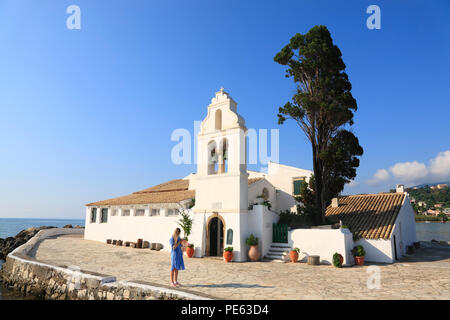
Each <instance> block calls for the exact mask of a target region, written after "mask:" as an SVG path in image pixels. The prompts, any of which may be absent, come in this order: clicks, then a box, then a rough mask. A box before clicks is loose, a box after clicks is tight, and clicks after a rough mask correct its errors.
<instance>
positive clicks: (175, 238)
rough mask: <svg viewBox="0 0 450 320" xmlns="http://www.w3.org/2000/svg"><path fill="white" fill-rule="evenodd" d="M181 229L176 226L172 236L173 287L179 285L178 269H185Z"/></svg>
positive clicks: (171, 278) (171, 279) (171, 274)
mask: <svg viewBox="0 0 450 320" xmlns="http://www.w3.org/2000/svg"><path fill="white" fill-rule="evenodd" d="M180 233H181V230H180V228H176V229H175V231H174V233H173V235H172V238H170V246H171V247H172V252H171V253H170V260H171V268H170V285H171V286H172V287H179V286H181V284H179V283H178V270H184V261H183V251H182V250H181V246H182V244H181V238H180Z"/></svg>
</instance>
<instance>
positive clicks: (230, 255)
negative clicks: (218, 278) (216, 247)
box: [223, 247, 233, 262]
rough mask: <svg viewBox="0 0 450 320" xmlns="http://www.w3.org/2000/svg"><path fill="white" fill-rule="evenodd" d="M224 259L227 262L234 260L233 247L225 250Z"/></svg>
mask: <svg viewBox="0 0 450 320" xmlns="http://www.w3.org/2000/svg"><path fill="white" fill-rule="evenodd" d="M223 258H224V259H225V261H226V262H230V261H231V260H233V247H226V248H225V249H223Z"/></svg>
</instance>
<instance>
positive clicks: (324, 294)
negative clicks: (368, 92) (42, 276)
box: [33, 236, 450, 299]
mask: <svg viewBox="0 0 450 320" xmlns="http://www.w3.org/2000/svg"><path fill="white" fill-rule="evenodd" d="M422 244H423V246H425V248H421V249H419V250H418V251H416V253H415V254H414V255H412V256H409V257H406V258H404V259H403V260H402V261H401V262H398V263H395V264H390V265H381V264H379V265H377V266H378V267H379V268H380V271H381V288H380V289H369V288H368V287H367V280H368V277H369V276H370V273H368V270H369V271H370V269H368V268H369V265H365V266H362V267H357V266H353V267H348V268H341V269H338V268H334V267H333V266H328V265H321V266H309V265H306V264H305V263H280V262H243V263H225V262H224V261H222V260H220V259H217V258H202V259H199V258H191V259H189V258H187V257H185V259H184V261H185V266H186V270H184V271H180V276H179V281H180V283H182V284H183V287H182V288H181V289H183V288H184V289H186V290H189V291H194V292H199V293H203V294H207V295H210V296H213V297H217V298H221V299H450V246H449V245H448V244H431V243H428V242H427V243H422ZM33 255H34V256H35V258H36V259H38V260H41V261H45V262H48V263H52V264H58V265H77V266H79V267H80V268H81V269H83V270H88V271H93V272H98V273H103V274H107V275H114V276H116V277H117V279H118V280H143V281H148V282H152V283H154V284H160V285H168V283H169V272H170V254H169V253H168V252H162V251H159V252H157V251H152V250H149V249H133V248H129V247H117V246H112V245H107V244H104V243H100V242H95V241H90V240H84V239H83V238H82V237H81V236H60V237H58V238H54V239H47V240H45V241H43V242H42V243H41V244H40V245H39V247H38V248H37V249H36V250H35V252H34V253H33Z"/></svg>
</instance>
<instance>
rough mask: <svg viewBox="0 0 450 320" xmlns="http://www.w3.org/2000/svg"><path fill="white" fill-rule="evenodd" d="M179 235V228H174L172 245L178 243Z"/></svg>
mask: <svg viewBox="0 0 450 320" xmlns="http://www.w3.org/2000/svg"><path fill="white" fill-rule="evenodd" d="M180 233H181V230H180V228H176V229H175V231H174V232H173V235H172V237H173V243H174V244H175V243H177V242H178V234H180Z"/></svg>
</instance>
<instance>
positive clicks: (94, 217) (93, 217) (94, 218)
mask: <svg viewBox="0 0 450 320" xmlns="http://www.w3.org/2000/svg"><path fill="white" fill-rule="evenodd" d="M96 221H97V208H92V209H91V223H95V222H96Z"/></svg>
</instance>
